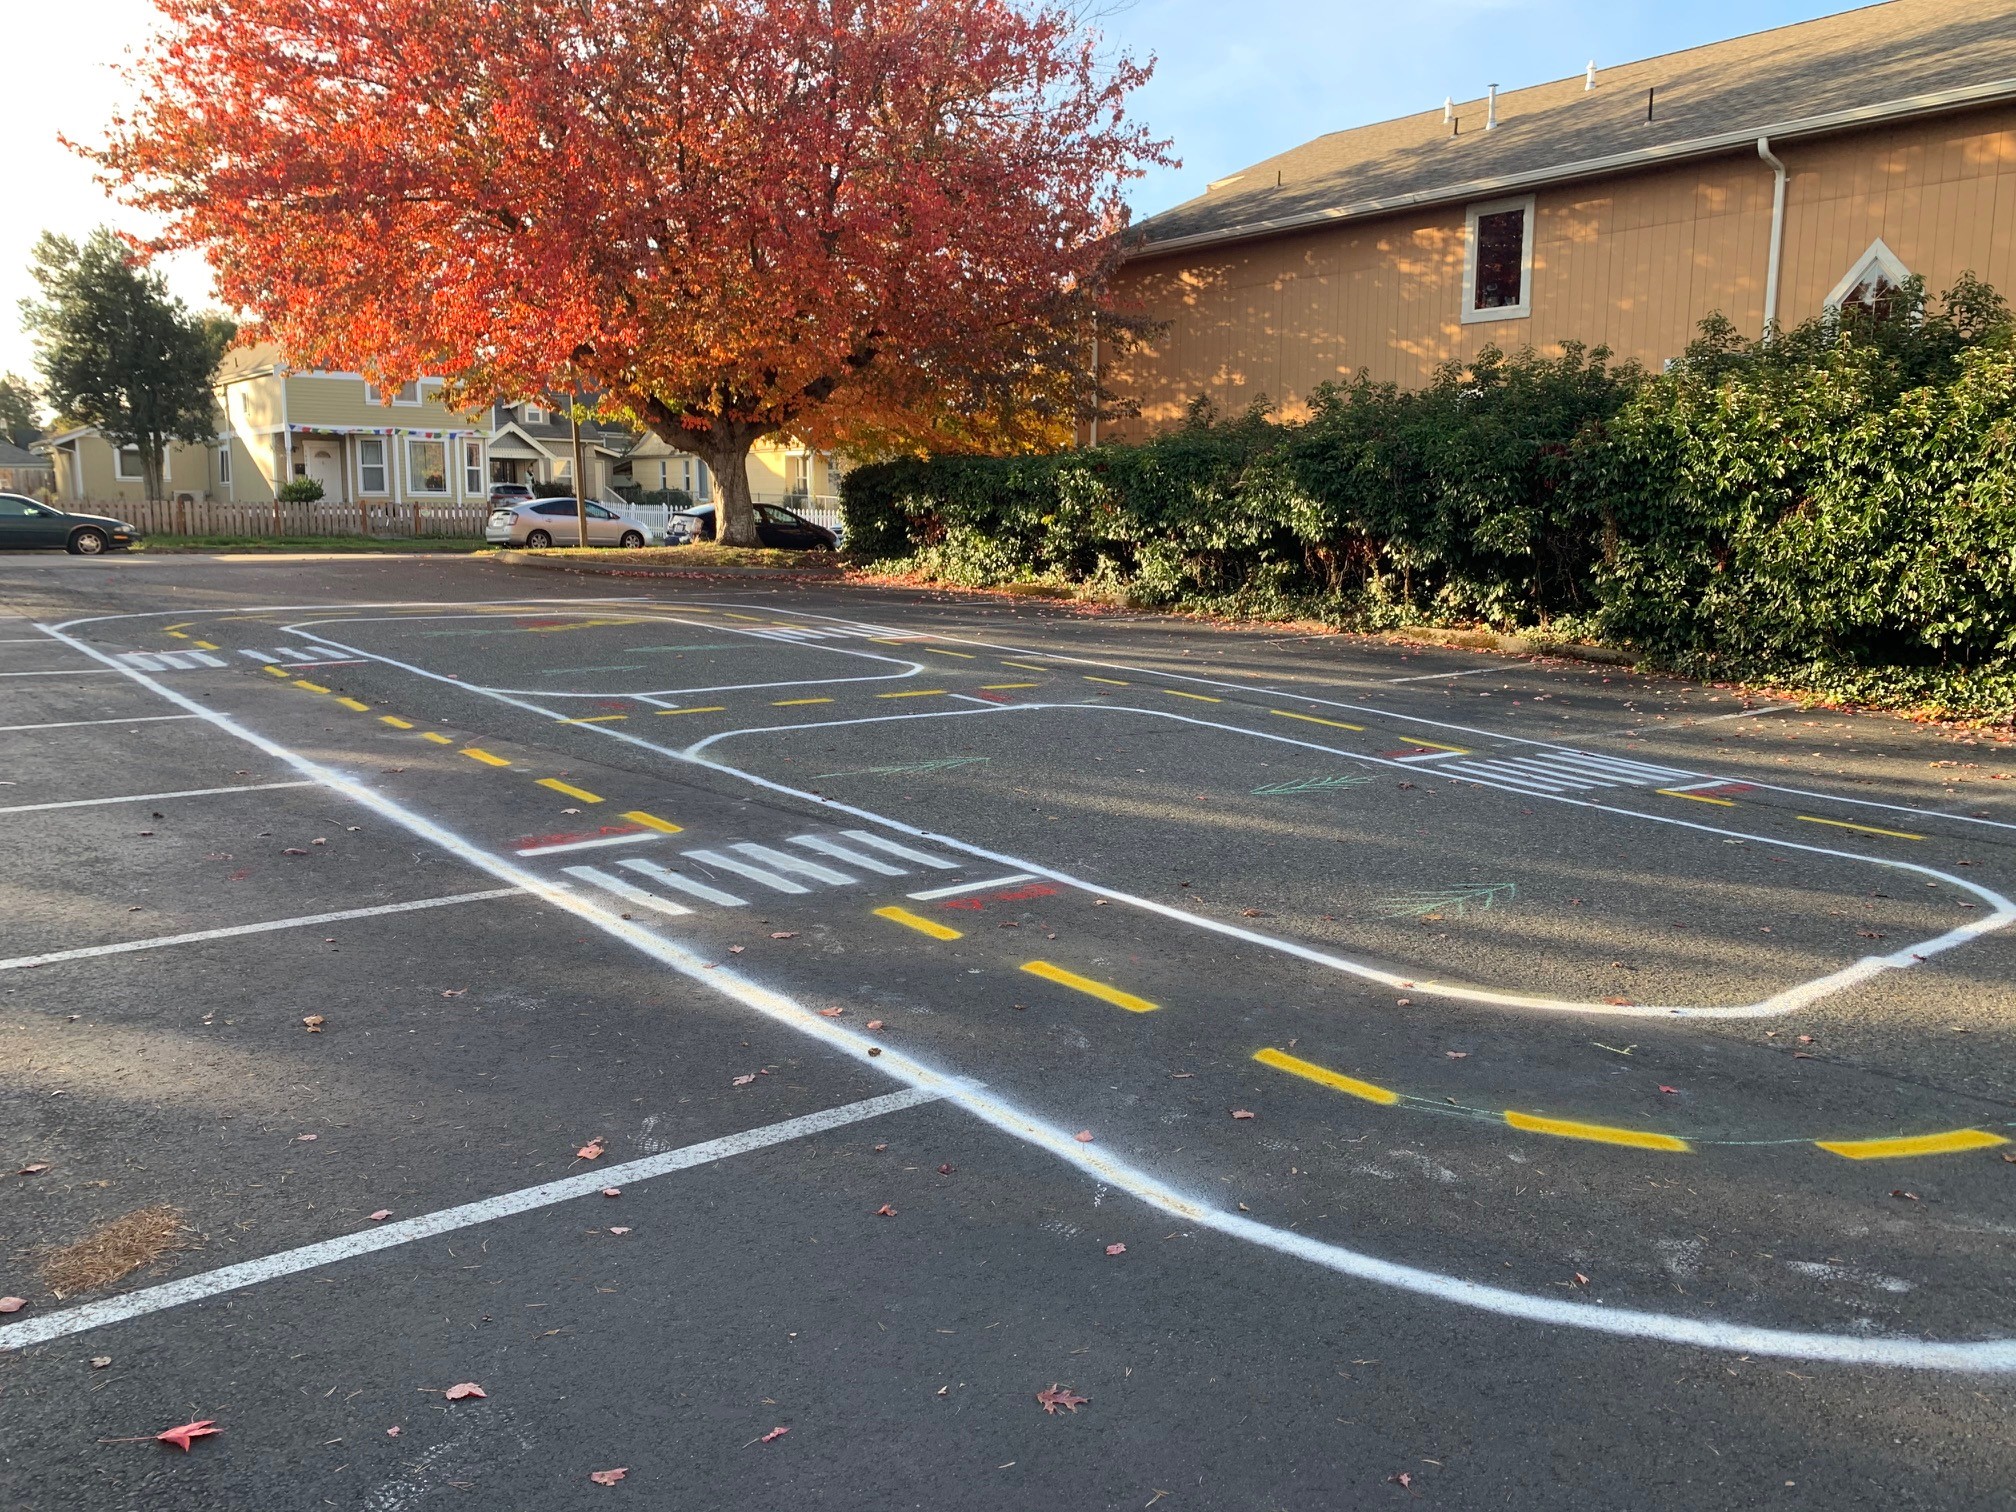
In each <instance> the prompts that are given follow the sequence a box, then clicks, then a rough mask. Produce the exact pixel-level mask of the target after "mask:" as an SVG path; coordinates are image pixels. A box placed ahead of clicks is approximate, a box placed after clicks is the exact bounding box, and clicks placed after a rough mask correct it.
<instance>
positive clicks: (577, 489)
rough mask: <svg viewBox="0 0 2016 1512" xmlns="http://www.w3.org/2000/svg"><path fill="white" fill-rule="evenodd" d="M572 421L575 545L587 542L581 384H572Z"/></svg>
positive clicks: (586, 485)
mask: <svg viewBox="0 0 2016 1512" xmlns="http://www.w3.org/2000/svg"><path fill="white" fill-rule="evenodd" d="M568 413H569V415H571V416H572V417H573V421H574V518H575V520H576V521H578V522H579V527H580V531H581V534H580V536H579V537H578V538H577V539H576V540H575V543H574V544H575V545H577V546H586V545H587V544H588V482H587V479H586V477H585V476H584V475H583V473H582V469H581V385H580V383H579V382H578V381H577V382H576V383H575V385H574V403H573V404H572V405H571V406H570V407H569V409H568Z"/></svg>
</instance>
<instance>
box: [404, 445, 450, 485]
mask: <svg viewBox="0 0 2016 1512" xmlns="http://www.w3.org/2000/svg"><path fill="white" fill-rule="evenodd" d="M406 480H407V481H408V482H409V483H411V484H412V485H413V491H414V492H415V493H431V494H445V493H446V492H448V443H447V442H445V441H419V440H409V441H407V443H406Z"/></svg>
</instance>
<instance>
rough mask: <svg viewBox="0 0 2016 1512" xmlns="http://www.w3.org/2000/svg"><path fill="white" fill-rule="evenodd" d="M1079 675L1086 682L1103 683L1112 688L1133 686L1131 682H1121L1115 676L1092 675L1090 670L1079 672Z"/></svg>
mask: <svg viewBox="0 0 2016 1512" xmlns="http://www.w3.org/2000/svg"><path fill="white" fill-rule="evenodd" d="M1079 676H1081V677H1083V678H1084V679H1085V681H1087V682H1097V683H1105V684H1107V685H1108V686H1109V687H1114V688H1131V687H1133V686H1134V685H1133V684H1132V683H1129V682H1123V681H1122V680H1121V679H1120V678H1117V677H1094V676H1093V675H1092V674H1091V673H1090V672H1081V673H1080V674H1079Z"/></svg>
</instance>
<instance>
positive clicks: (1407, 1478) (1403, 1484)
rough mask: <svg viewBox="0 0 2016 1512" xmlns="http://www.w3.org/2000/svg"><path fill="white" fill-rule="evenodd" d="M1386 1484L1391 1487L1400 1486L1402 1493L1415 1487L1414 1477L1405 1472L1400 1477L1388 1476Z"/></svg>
mask: <svg viewBox="0 0 2016 1512" xmlns="http://www.w3.org/2000/svg"><path fill="white" fill-rule="evenodd" d="M1386 1484H1387V1485H1389V1486H1398V1487H1399V1488H1400V1489H1401V1490H1402V1491H1406V1490H1409V1489H1411V1488H1412V1487H1413V1485H1414V1477H1413V1476H1411V1475H1409V1474H1408V1473H1407V1472H1406V1471H1405V1470H1402V1471H1401V1472H1400V1473H1399V1474H1398V1475H1389V1476H1387V1477H1386Z"/></svg>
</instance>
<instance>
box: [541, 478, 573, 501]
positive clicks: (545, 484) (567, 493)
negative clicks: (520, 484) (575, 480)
mask: <svg viewBox="0 0 2016 1512" xmlns="http://www.w3.org/2000/svg"><path fill="white" fill-rule="evenodd" d="M532 497H533V498H535V499H571V498H573V497H574V485H573V484H572V483H570V482H568V481H567V480H566V479H565V478H535V479H533V480H532Z"/></svg>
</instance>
